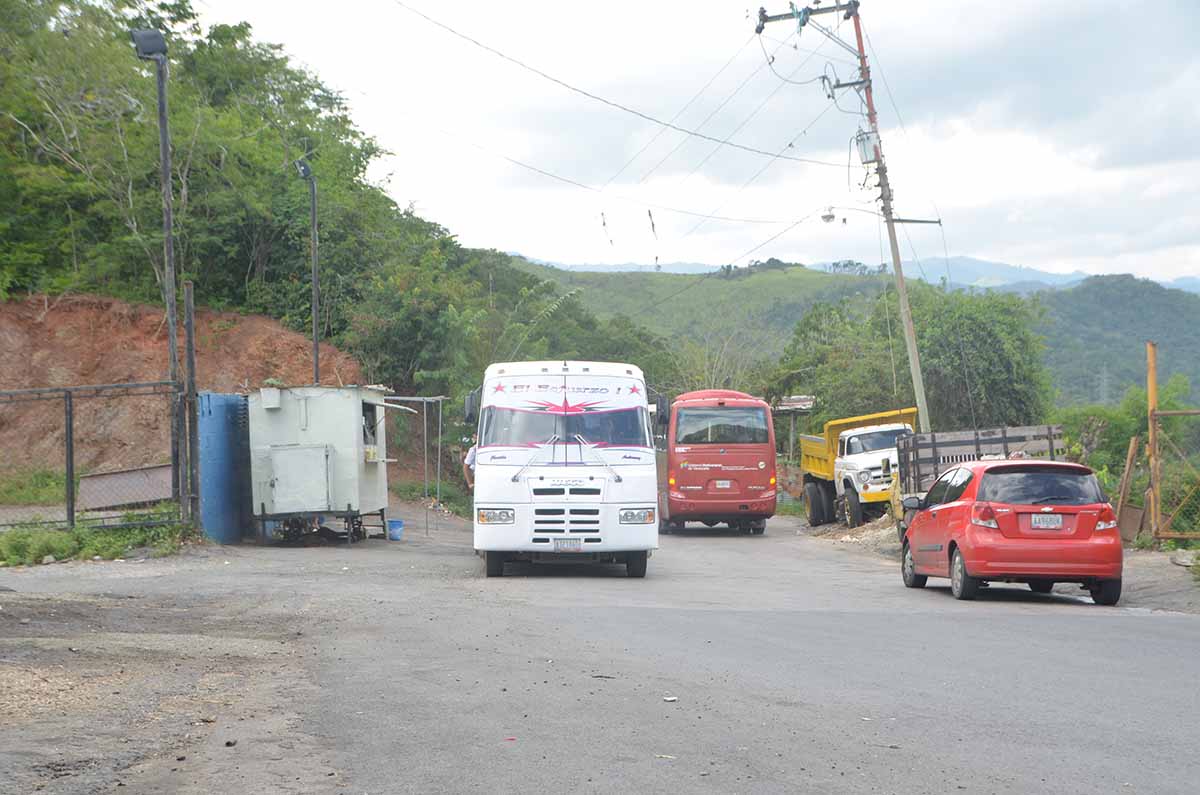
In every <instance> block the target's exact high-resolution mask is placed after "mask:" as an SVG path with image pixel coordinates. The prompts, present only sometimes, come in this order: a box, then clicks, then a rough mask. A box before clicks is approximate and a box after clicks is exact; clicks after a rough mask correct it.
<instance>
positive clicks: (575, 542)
mask: <svg viewBox="0 0 1200 795" xmlns="http://www.w3.org/2000/svg"><path fill="white" fill-rule="evenodd" d="M554 551H555V552H582V551H583V539H582V538H556V539H554Z"/></svg>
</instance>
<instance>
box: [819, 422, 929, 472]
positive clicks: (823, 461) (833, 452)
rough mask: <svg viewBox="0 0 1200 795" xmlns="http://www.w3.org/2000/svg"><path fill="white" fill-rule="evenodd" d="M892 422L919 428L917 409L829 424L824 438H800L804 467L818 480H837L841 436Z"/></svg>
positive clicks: (826, 425) (826, 424)
mask: <svg viewBox="0 0 1200 795" xmlns="http://www.w3.org/2000/svg"><path fill="white" fill-rule="evenodd" d="M892 423H906V424H908V425H909V426H911V427H914V428H915V427H916V425H917V410H916V409H915V408H909V409H892V410H891V411H879V412H876V413H875V414H863V415H862V416H860V417H846V418H845V419H840V420H830V421H829V422H827V423H825V433H824V434H822V435H821V436H801V437H800V468H801V469H802V470H803V471H804V472H805V473H807V474H809V475H812V476H813V477H815V478H819V479H821V480H833V464H834V461H835V459H837V446H838V437H839V436H841V435H842V433H843V432H845V431H848V430H851V429H852V428H865V427H867V426H870V425H889V424H892Z"/></svg>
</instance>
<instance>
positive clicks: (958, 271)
mask: <svg viewBox="0 0 1200 795" xmlns="http://www.w3.org/2000/svg"><path fill="white" fill-rule="evenodd" d="M513 256H515V257H523V258H524V259H525V260H527V261H529V262H533V263H536V264H538V265H545V266H547V267H551V268H557V269H559V270H565V271H572V272H577V273H657V272H661V273H684V274H691V273H709V272H711V271H715V270H719V269H720V267H721V266H720V265H709V264H707V263H703V262H663V263H658V264H657V265H654V264H646V263H637V262H625V263H562V262H553V261H551V260H542V259H537V258H535V257H526V256H524V255H521V254H517V253H513ZM829 264H830V263H827V262H818V263H813V264H811V265H809V266H808V267H809V268H811V269H812V270H825V269H826V268H827V267H828V266H829ZM903 267H904V275H905V276H907V277H909V278H910V279H922V280H923V281H927V282H929V283H931V284H940V283H941V282H942V280H944V279H946V280H948V281H949V282H950V283H951V284H952V285H954V286H955V287H963V288H966V287H974V288H977V289H996V290H1004V291H1006V292H1016V293H1021V294H1029V293H1035V292H1041V291H1044V290H1055V289H1062V288H1066V287H1072V286H1075V285H1078V284H1080V283H1081V282H1083V281H1084V280H1085V279H1087V278H1088V277H1090V276H1092V275H1094V274H1090V273H1084V272H1083V271H1072V272H1070V273H1055V272H1053V271H1045V270H1040V269H1038V268H1031V267H1028V266H1025V265H1010V264H1008V263H1006V262H994V261H992V260H984V259H979V258H977V257H967V256H955V257H950V258H949V259H948V260H947V259H944V258H942V257H930V258H927V259H924V260H921V261H919V262H918V261H916V260H908V261H906V262H904V263H903ZM1155 281H1157V282H1158V283H1159V284H1161V285H1163V286H1164V287H1174V288H1176V289H1178V290H1186V291H1188V292H1191V293H1200V276H1182V277H1180V278H1178V279H1174V280H1165V279H1157V280H1155Z"/></svg>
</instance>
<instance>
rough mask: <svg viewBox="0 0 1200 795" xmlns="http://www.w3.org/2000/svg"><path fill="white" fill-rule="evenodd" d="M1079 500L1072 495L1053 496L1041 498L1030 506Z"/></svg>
mask: <svg viewBox="0 0 1200 795" xmlns="http://www.w3.org/2000/svg"><path fill="white" fill-rule="evenodd" d="M1074 499H1077V498H1076V497H1075V496H1074V495H1072V494H1053V495H1051V496H1049V497H1041V498H1039V499H1036V500H1034V501H1033V502H1031V503H1029V504H1030V505H1041V504H1042V503H1043V502H1058V501H1059V500H1074Z"/></svg>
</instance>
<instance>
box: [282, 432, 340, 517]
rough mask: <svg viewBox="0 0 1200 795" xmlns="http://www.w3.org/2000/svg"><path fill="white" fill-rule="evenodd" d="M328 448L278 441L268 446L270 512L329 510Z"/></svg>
mask: <svg viewBox="0 0 1200 795" xmlns="http://www.w3.org/2000/svg"><path fill="white" fill-rule="evenodd" d="M329 474H330V473H329V448H328V447H327V446H325V445H281V446H277V447H272V448H271V495H272V497H273V501H274V505H273V507H272V509H271V513H309V512H313V511H328V510H329V509H330V507H329V482H330V477H329Z"/></svg>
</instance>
